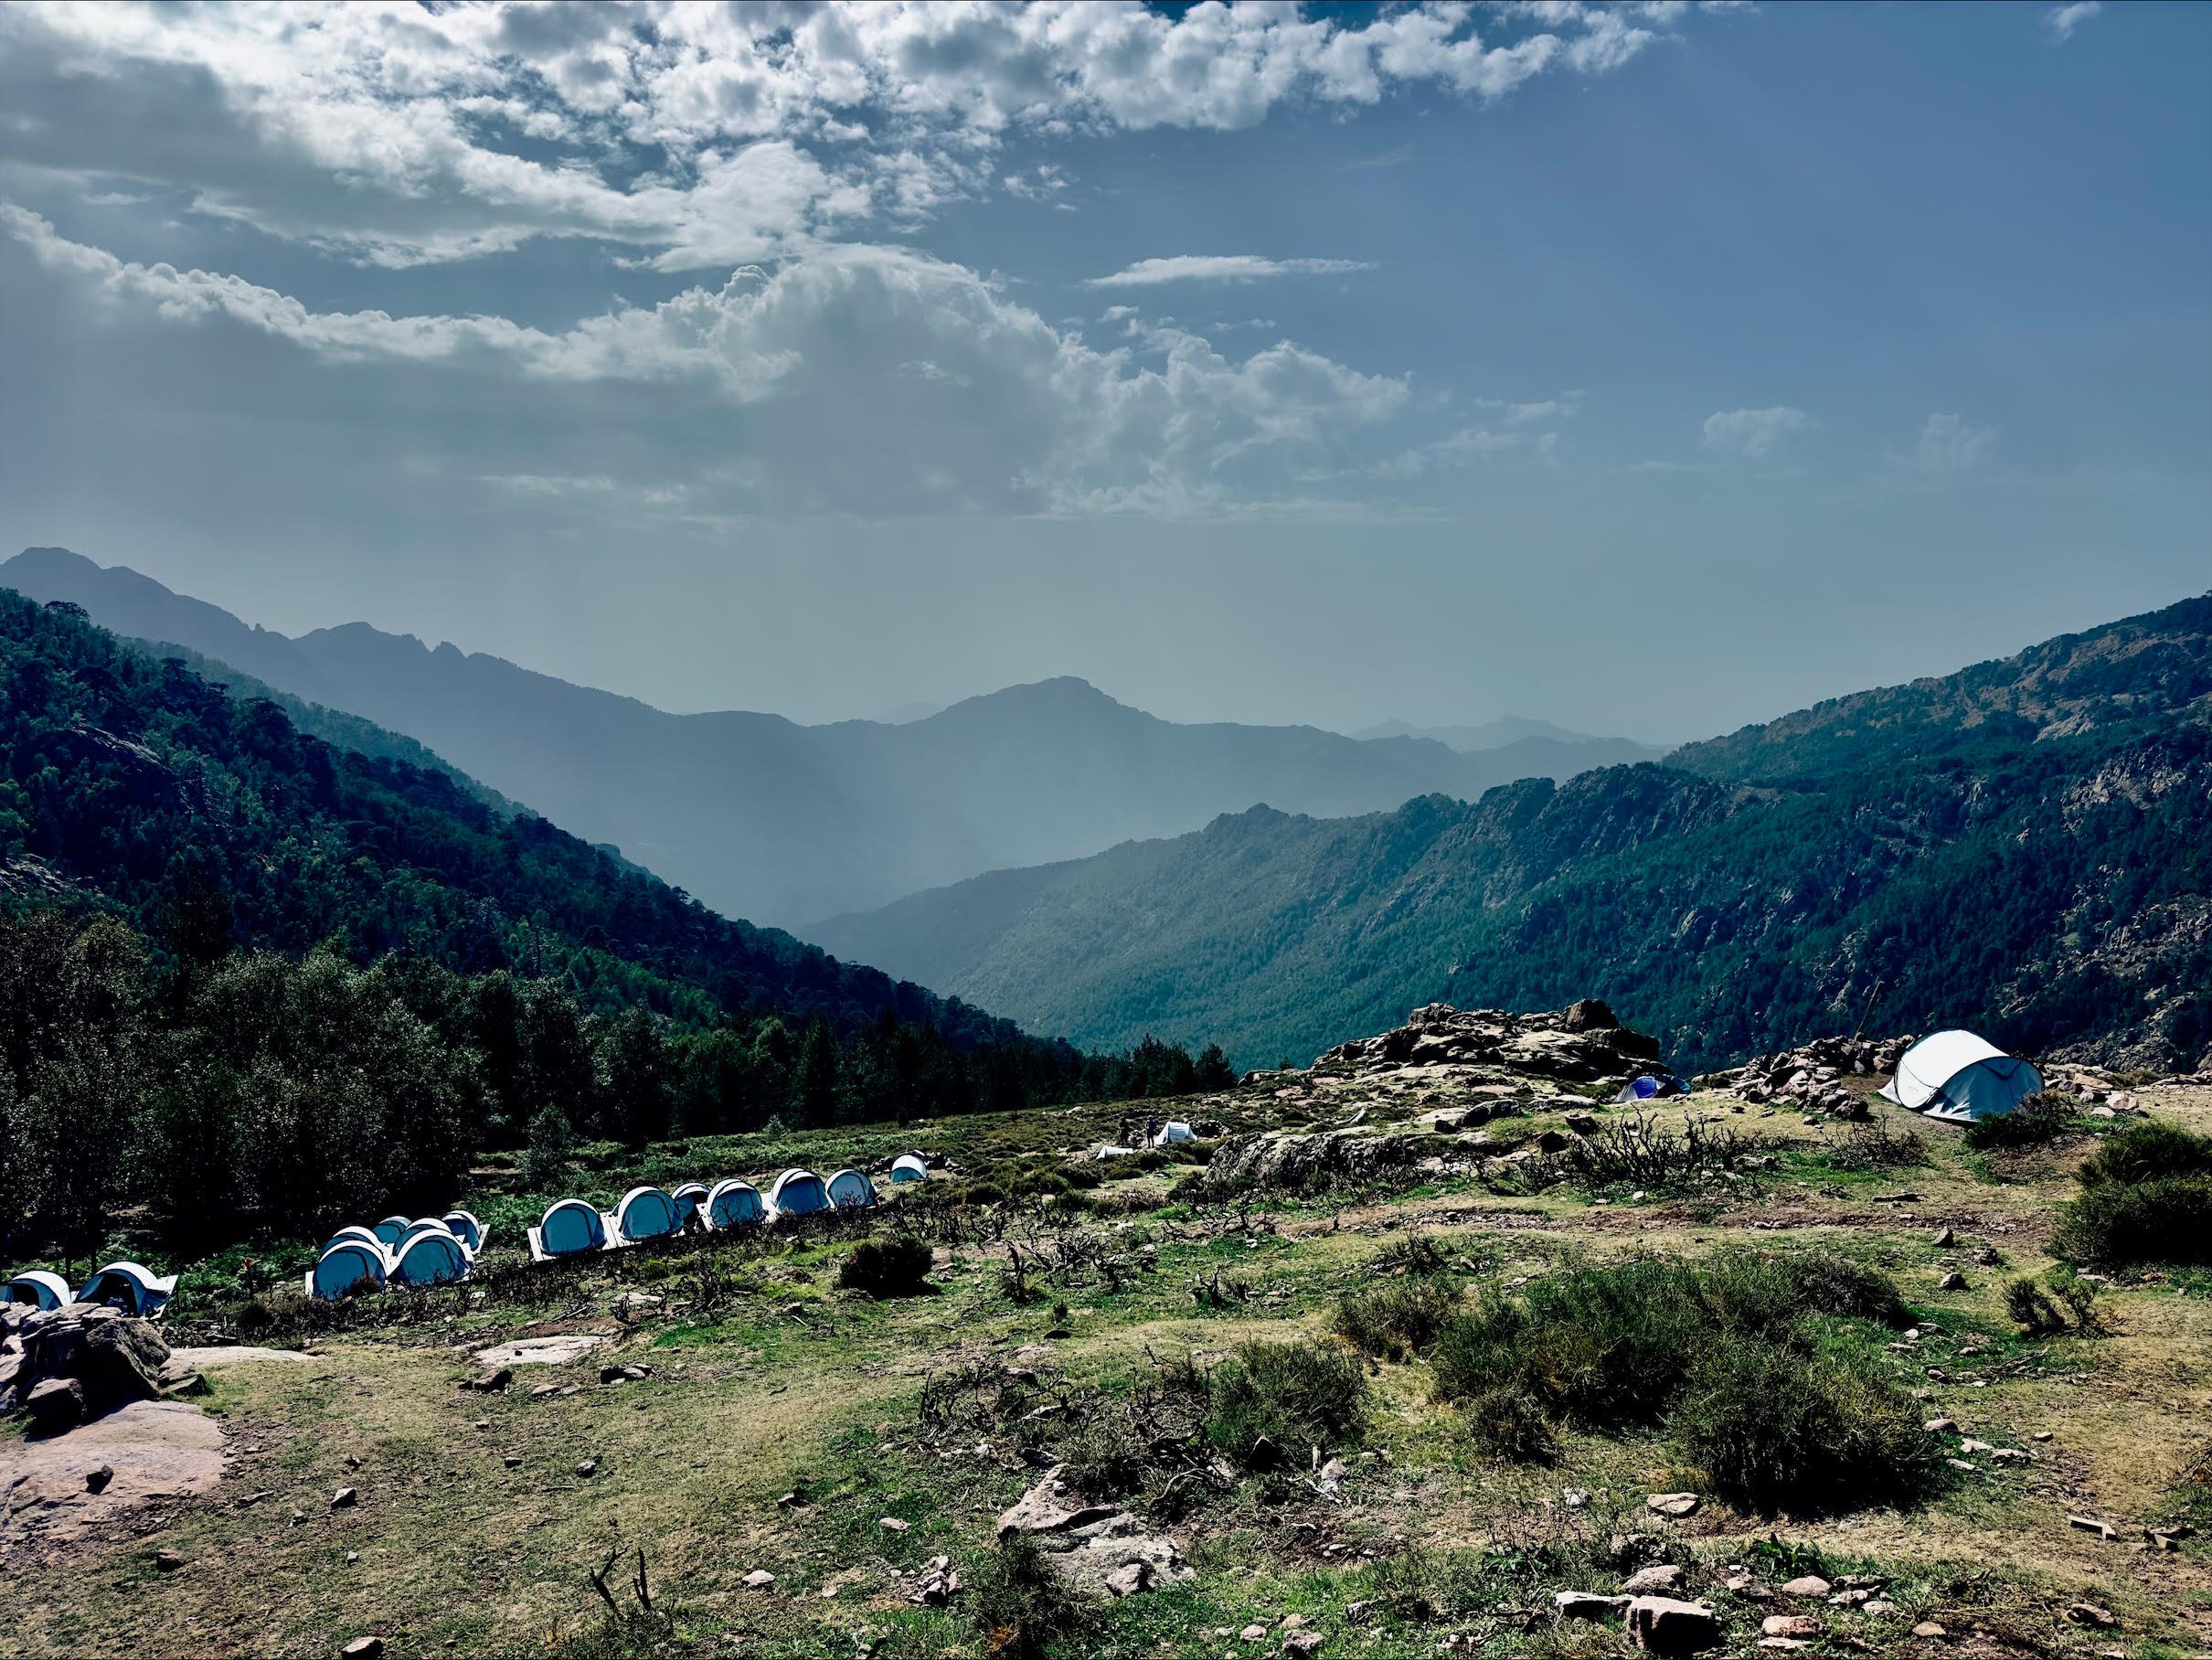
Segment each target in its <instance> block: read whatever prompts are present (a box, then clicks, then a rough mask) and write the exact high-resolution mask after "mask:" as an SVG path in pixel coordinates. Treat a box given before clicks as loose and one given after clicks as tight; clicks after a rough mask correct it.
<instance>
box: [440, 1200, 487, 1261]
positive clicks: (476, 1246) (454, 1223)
mask: <svg viewBox="0 0 2212 1660" xmlns="http://www.w3.org/2000/svg"><path fill="white" fill-rule="evenodd" d="M439 1219H440V1220H441V1221H442V1222H444V1224H445V1225H446V1227H447V1228H448V1229H451V1230H452V1235H453V1237H454V1238H455V1239H457V1240H460V1241H461V1242H462V1243H463V1245H466V1246H467V1247H468V1248H469V1254H470V1255H471V1256H473V1255H475V1253H476V1252H478V1251H480V1250H483V1249H484V1224H483V1223H482V1222H480V1221H478V1220H477V1219H476V1218H475V1216H474V1214H473V1212H471V1211H466V1210H449V1211H447V1212H446V1213H445V1215H444V1216H443V1217H441V1218H439Z"/></svg>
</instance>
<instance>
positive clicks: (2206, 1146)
mask: <svg viewBox="0 0 2212 1660" xmlns="http://www.w3.org/2000/svg"><path fill="white" fill-rule="evenodd" d="M2205 1175H2212V1136H2204V1135H2192V1134H2190V1133H2189V1132H2188V1131H2186V1130H2185V1129H2183V1128H2182V1127H2181V1126H2180V1125H2178V1124H2170V1123H2165V1122H2164V1120H2161V1119H2152V1120H2150V1121H2149V1122H2148V1123H2140V1124H2132V1125H2130V1126H2129V1127H2128V1128H2127V1129H2125V1130H2123V1131H2122V1132H2121V1133H2119V1134H2118V1135H2115V1136H2113V1137H2111V1139H2110V1140H2109V1141H2107V1142H2106V1143H2105V1144H2103V1145H2102V1146H2100V1147H2099V1148H2098V1149H2097V1151H2096V1152H2094V1153H2092V1154H2090V1156H2089V1157H2088V1158H2087V1159H2086V1160H2084V1161H2083V1163H2082V1165H2081V1169H2080V1172H2079V1177H2078V1179H2079V1181H2080V1183H2081V1185H2082V1186H2085V1187H2090V1186H2097V1185H2098V1184H2100V1183H2103V1182H2121V1183H2128V1184H2133V1183H2139V1182H2147V1181H2152V1180H2154V1179H2156V1178H2158V1177H2162V1176H2205Z"/></svg>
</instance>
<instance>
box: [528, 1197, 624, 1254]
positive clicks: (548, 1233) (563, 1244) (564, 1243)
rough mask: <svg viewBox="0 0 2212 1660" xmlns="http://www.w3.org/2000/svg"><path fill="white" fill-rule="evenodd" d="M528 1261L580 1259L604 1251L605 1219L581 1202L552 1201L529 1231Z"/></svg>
mask: <svg viewBox="0 0 2212 1660" xmlns="http://www.w3.org/2000/svg"><path fill="white" fill-rule="evenodd" d="M529 1239H530V1260H531V1261H534V1262H542V1261H545V1260H546V1259H547V1258H548V1257H574V1256H581V1255H583V1254H585V1253H586V1252H588V1251H593V1250H606V1249H607V1218H605V1217H602V1216H601V1215H600V1213H599V1211H598V1210H597V1209H596V1208H593V1207H592V1206H591V1205H590V1203H588V1202H587V1201H585V1200H583V1199H555V1200H554V1201H553V1202H552V1203H551V1204H550V1205H548V1206H547V1207H546V1213H545V1215H544V1216H542V1217H541V1218H538V1222H537V1227H535V1228H533V1229H530V1232H529Z"/></svg>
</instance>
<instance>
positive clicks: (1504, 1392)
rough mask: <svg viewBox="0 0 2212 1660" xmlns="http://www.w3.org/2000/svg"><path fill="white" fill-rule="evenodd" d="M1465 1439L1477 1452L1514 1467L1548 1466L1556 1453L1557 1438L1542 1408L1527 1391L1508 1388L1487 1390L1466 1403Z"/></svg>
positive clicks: (1555, 1456) (1464, 1412)
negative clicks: (1503, 1460) (1506, 1460)
mask: <svg viewBox="0 0 2212 1660" xmlns="http://www.w3.org/2000/svg"><path fill="white" fill-rule="evenodd" d="M1462 1410H1463V1415H1464V1417H1465V1419H1466V1423H1467V1434H1468V1438H1469V1439H1470V1440H1472V1441H1473V1442H1474V1445H1475V1448H1476V1450H1477V1451H1478V1452H1481V1453H1485V1454H1487V1455H1488V1456H1490V1457H1492V1458H1502V1459H1508V1460H1511V1461H1512V1462H1513V1463H1516V1464H1544V1463H1551V1462H1552V1460H1554V1459H1555V1458H1557V1457H1558V1454H1559V1438H1558V1433H1557V1432H1556V1431H1554V1430H1553V1429H1552V1427H1551V1421H1550V1420H1549V1419H1548V1418H1547V1417H1545V1415H1544V1406H1543V1403H1542V1402H1541V1401H1539V1400H1538V1399H1537V1398H1536V1397H1535V1396H1534V1395H1532V1394H1530V1393H1529V1392H1528V1391H1527V1390H1526V1389H1515V1388H1513V1387H1512V1386H1511V1385H1507V1386H1505V1387H1504V1388H1502V1389H1486V1390H1484V1392H1483V1393H1482V1394H1480V1395H1477V1396H1476V1397H1475V1398H1474V1399H1473V1400H1470V1401H1468V1402H1467V1403H1466V1406H1465V1407H1464V1409H1462Z"/></svg>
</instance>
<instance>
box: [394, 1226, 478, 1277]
mask: <svg viewBox="0 0 2212 1660" xmlns="http://www.w3.org/2000/svg"><path fill="white" fill-rule="evenodd" d="M468 1272H469V1253H468V1247H466V1246H465V1245H463V1244H462V1242H461V1240H460V1239H459V1238H458V1237H457V1236H456V1235H455V1234H454V1233H453V1231H452V1229H450V1228H448V1227H447V1226H446V1225H445V1224H444V1223H443V1222H442V1221H439V1222H423V1223H420V1224H419V1225H418V1226H417V1227H416V1228H414V1229H412V1230H411V1231H409V1234H408V1235H407V1237H406V1238H405V1239H403V1240H400V1241H399V1246H398V1248H397V1249H396V1250H393V1252H392V1257H391V1268H390V1270H389V1271H388V1275H387V1277H388V1279H389V1280H390V1281H391V1282H392V1283H393V1284H394V1285H445V1284H449V1283H451V1282H452V1281H455V1280H464V1279H466V1278H467V1277H468Z"/></svg>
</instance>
